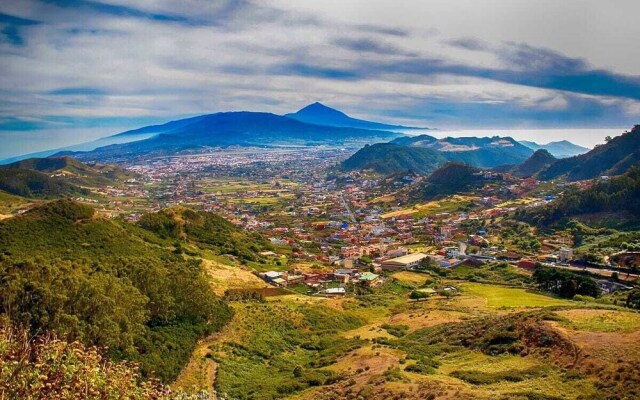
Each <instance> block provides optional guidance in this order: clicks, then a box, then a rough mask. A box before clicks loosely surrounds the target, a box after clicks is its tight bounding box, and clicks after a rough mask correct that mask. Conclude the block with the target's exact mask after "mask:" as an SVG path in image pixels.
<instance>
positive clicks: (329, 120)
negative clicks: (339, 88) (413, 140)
mask: <svg viewBox="0 0 640 400" xmlns="http://www.w3.org/2000/svg"><path fill="white" fill-rule="evenodd" d="M285 117H288V118H291V119H295V120H297V121H300V122H305V123H308V124H315V125H322V126H338V127H346V128H358V129H373V130H385V131H388V130H391V131H393V130H405V129H428V128H415V127H410V126H402V125H389V124H383V123H380V122H371V121H365V120H362V119H356V118H352V117H350V116H348V115H347V114H345V113H343V112H342V111H339V110H336V109H334V108H331V107H327V106H325V105H324V104H322V103H319V102H315V103H313V104H309V105H308V106H305V107H303V108H301V109H300V110H298V111H296V112H295V113H290V114H285Z"/></svg>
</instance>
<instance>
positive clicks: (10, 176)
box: [0, 168, 89, 198]
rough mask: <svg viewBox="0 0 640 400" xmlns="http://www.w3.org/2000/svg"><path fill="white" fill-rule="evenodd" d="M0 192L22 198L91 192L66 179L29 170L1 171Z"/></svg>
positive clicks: (76, 194)
mask: <svg viewBox="0 0 640 400" xmlns="http://www.w3.org/2000/svg"><path fill="white" fill-rule="evenodd" d="M0 190H2V191H4V192H6V193H9V194H13V195H16V196H22V197H35V198H38V197H40V198H51V197H66V196H79V195H86V194H88V193H89V192H88V191H87V190H86V189H82V188H80V187H79V186H77V185H74V184H72V183H70V182H68V181H67V180H65V179H64V178H61V177H51V176H50V175H49V174H45V173H42V172H38V171H32V170H29V169H20V168H15V169H4V170H3V169H0Z"/></svg>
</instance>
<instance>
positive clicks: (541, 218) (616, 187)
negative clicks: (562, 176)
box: [516, 166, 640, 225]
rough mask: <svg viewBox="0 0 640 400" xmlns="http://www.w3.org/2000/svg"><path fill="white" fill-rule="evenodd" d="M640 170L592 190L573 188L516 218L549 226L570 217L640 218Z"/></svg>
mask: <svg viewBox="0 0 640 400" xmlns="http://www.w3.org/2000/svg"><path fill="white" fill-rule="evenodd" d="M638 198H640V167H638V166H635V167H632V168H630V169H629V170H628V171H627V172H626V173H625V174H624V175H621V176H617V177H613V178H610V179H608V180H603V181H599V182H597V183H595V184H594V185H593V186H592V187H590V188H588V189H583V190H580V189H576V188H570V189H567V190H566V191H565V193H564V194H563V195H562V197H560V198H559V199H557V200H556V201H554V202H552V203H550V204H548V205H547V206H545V207H539V208H536V209H529V210H521V211H519V212H517V213H516V217H517V218H519V219H521V220H524V221H529V222H532V223H535V224H538V225H548V224H551V223H554V222H556V221H559V220H562V219H564V218H567V217H571V216H574V215H580V214H590V213H598V212H622V211H626V212H628V213H630V214H632V215H635V216H639V215H640V202H638V201H637V199H638Z"/></svg>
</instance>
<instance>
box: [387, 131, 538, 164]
mask: <svg viewBox="0 0 640 400" xmlns="http://www.w3.org/2000/svg"><path fill="white" fill-rule="evenodd" d="M393 143H397V144H404V145H407V146H413V147H425V148H430V149H434V150H438V151H440V152H442V154H443V155H444V156H445V157H446V158H447V160H450V161H460V162H463V163H466V164H469V165H473V166H475V167H478V168H493V167H496V166H498V165H503V164H520V163H521V162H523V161H525V160H526V159H527V158H528V157H529V156H530V155H531V154H533V150H531V149H529V148H528V147H525V146H523V145H521V144H520V143H518V142H517V141H515V140H514V139H512V138H510V137H499V136H494V137H483V138H477V137H457V138H453V137H446V138H443V139H436V138H434V137H431V136H428V135H420V136H413V137H402V138H398V139H395V140H394V141H393Z"/></svg>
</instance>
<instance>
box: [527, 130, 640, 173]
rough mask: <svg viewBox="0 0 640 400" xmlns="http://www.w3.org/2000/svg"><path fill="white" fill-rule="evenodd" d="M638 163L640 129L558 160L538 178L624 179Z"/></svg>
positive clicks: (639, 158) (639, 155)
mask: <svg viewBox="0 0 640 400" xmlns="http://www.w3.org/2000/svg"><path fill="white" fill-rule="evenodd" d="M638 163H640V125H636V126H634V127H633V129H631V131H629V132H625V133H623V134H622V135H620V136H616V137H614V138H613V139H611V140H609V141H608V142H607V143H605V144H602V145H599V146H596V147H595V148H594V149H593V150H591V151H589V152H587V153H585V154H581V155H578V156H575V157H570V158H563V159H560V160H557V161H555V162H554V163H553V164H551V165H550V166H549V167H547V168H545V169H543V170H541V171H540V172H539V173H538V174H537V176H538V177H539V178H540V179H543V180H550V179H556V178H560V177H566V179H567V180H569V181H578V180H582V179H591V178H596V177H599V176H603V175H621V174H623V173H625V172H626V171H627V170H628V169H629V168H631V167H632V166H633V165H637V164H638Z"/></svg>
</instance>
